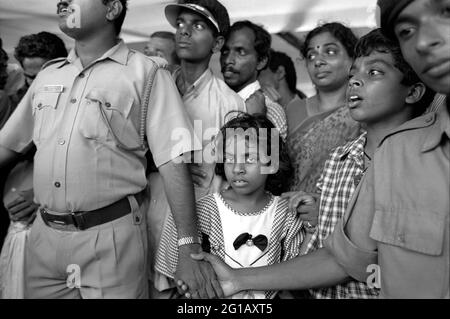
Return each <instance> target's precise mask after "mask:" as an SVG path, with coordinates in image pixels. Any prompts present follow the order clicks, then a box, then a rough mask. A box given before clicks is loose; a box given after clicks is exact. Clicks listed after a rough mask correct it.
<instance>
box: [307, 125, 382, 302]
mask: <svg viewBox="0 0 450 319" xmlns="http://www.w3.org/2000/svg"><path fill="white" fill-rule="evenodd" d="M366 135H367V133H366V132H364V133H363V134H361V135H360V136H359V137H358V138H357V139H356V140H353V141H351V142H349V143H347V144H346V145H344V146H341V147H338V148H336V149H335V151H334V152H333V153H332V154H331V157H330V159H328V160H327V161H326V162H325V167H324V170H323V173H322V175H321V177H320V179H319V181H318V183H317V188H318V190H319V192H320V193H321V196H320V207H319V224H318V227H317V230H316V232H315V233H314V234H313V236H312V238H311V239H310V241H309V243H308V246H307V250H306V253H309V252H311V251H313V250H315V249H318V248H321V247H323V245H324V241H325V239H326V238H327V237H328V236H329V235H330V234H331V233H332V232H333V230H334V227H335V226H336V224H337V222H338V221H339V220H340V219H341V218H342V217H343V216H344V213H345V210H346V208H347V205H348V203H349V201H350V199H351V197H352V195H353V193H354V191H355V189H356V186H357V185H358V183H359V181H360V180H361V178H362V176H363V174H364V171H365V170H364V146H365V143H366ZM310 292H311V294H312V295H313V296H314V298H318V299H320V298H327V299H354V298H357V299H368V298H376V297H377V295H378V291H377V290H375V289H370V288H369V287H368V286H367V285H366V284H365V283H362V282H358V281H351V282H348V283H346V284H342V285H337V286H334V287H331V288H324V289H314V290H310Z"/></svg>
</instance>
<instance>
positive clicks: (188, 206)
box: [159, 162, 197, 237]
mask: <svg viewBox="0 0 450 319" xmlns="http://www.w3.org/2000/svg"><path fill="white" fill-rule="evenodd" d="M159 172H160V174H161V176H162V178H163V181H164V187H165V191H166V195H167V200H168V201H169V205H170V208H171V210H172V215H173V219H174V221H175V225H176V226H177V230H178V236H179V237H185V236H197V217H196V212H195V194H194V186H193V184H192V178H191V174H190V173H189V170H188V168H187V165H186V164H184V163H181V164H175V163H173V162H168V163H166V164H164V165H162V166H161V167H160V168H159Z"/></svg>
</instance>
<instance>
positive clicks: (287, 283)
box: [236, 248, 350, 290]
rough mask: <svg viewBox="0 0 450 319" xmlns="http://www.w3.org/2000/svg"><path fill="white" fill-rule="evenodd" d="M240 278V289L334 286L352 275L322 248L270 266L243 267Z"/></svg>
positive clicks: (238, 285) (300, 288) (238, 277)
mask: <svg viewBox="0 0 450 319" xmlns="http://www.w3.org/2000/svg"><path fill="white" fill-rule="evenodd" d="M236 279H237V283H238V284H237V287H238V289H239V290H248V289H251V290H293V289H297V290H302V289H310V288H323V287H332V286H335V285H338V284H340V283H343V282H346V281H347V280H349V279H350V278H349V277H348V275H347V273H346V272H345V271H344V269H342V268H341V266H340V265H339V264H338V263H337V262H336V260H335V259H334V257H333V255H331V254H330V253H329V252H328V250H326V249H324V248H321V249H319V250H316V251H314V252H312V253H310V254H308V255H304V256H300V257H296V258H294V259H291V260H289V261H286V262H283V263H279V264H274V265H272V266H269V267H259V268H251V269H250V268H243V269H239V270H237V271H236Z"/></svg>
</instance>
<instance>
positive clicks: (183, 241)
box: [178, 236, 202, 247]
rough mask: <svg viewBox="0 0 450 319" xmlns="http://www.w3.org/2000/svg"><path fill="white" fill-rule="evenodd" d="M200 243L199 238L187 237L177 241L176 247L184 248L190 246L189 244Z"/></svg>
mask: <svg viewBox="0 0 450 319" xmlns="http://www.w3.org/2000/svg"><path fill="white" fill-rule="evenodd" d="M201 243H202V241H201V239H200V237H194V236H189V237H181V238H179V239H178V247H180V246H184V245H190V244H201Z"/></svg>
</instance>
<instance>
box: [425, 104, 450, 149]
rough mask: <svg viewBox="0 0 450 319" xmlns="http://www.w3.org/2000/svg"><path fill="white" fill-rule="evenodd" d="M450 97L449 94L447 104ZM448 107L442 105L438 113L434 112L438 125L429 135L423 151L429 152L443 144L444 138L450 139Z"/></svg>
mask: <svg viewBox="0 0 450 319" xmlns="http://www.w3.org/2000/svg"><path fill="white" fill-rule="evenodd" d="M449 99H450V97H449V96H447V101H446V103H447V104H448V103H450V100H449ZM448 109H449V108H448V107H446V105H442V107H440V108H439V110H437V112H436V113H433V114H435V116H434V119H435V122H436V125H434V127H433V129H432V130H431V131H430V132H429V134H428V135H427V137H426V139H425V142H424V144H423V146H422V152H428V151H431V150H432V149H435V148H436V147H438V146H439V145H440V144H441V141H442V139H443V138H447V139H450V116H449V113H448V112H449V110H448ZM433 122H434V121H433Z"/></svg>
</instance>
